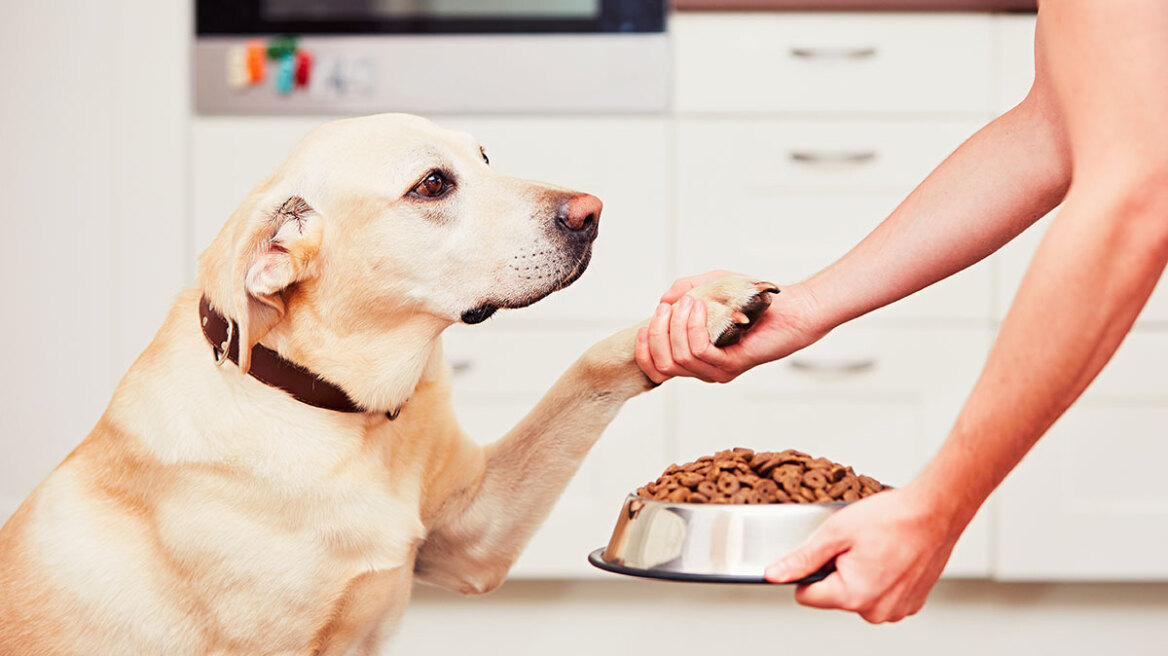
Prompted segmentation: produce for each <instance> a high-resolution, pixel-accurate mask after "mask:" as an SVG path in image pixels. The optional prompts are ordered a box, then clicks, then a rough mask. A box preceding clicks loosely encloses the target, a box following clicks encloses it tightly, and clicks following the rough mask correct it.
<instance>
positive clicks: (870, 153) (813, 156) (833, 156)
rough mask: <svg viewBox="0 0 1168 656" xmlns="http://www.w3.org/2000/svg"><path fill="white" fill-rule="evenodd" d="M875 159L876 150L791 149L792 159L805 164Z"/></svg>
mask: <svg viewBox="0 0 1168 656" xmlns="http://www.w3.org/2000/svg"><path fill="white" fill-rule="evenodd" d="M875 159H876V151H874V150H844V151H839V152H818V151H811V150H792V151H791V161H793V162H800V163H803V164H867V163H868V162H872V161H874V160H875Z"/></svg>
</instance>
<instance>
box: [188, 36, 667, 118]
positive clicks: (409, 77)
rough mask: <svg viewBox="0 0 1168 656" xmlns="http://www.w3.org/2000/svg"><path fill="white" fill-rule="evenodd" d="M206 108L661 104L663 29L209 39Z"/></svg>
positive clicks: (203, 69)
mask: <svg viewBox="0 0 1168 656" xmlns="http://www.w3.org/2000/svg"><path fill="white" fill-rule="evenodd" d="M194 68H195V89H194V95H195V108H196V111H197V112H198V113H200V114H207V115H213V114H345V113H372V112H383V111H405V112H415V113H596V112H600V113H605V112H608V113H660V112H664V111H665V110H666V108H667V107H668V103H669V89H670V87H671V84H670V75H671V70H672V67H671V65H670V58H669V48H668V41H667V38H666V35H665V34H664V33H649V34H599V33H598V34H503V35H361V36H304V37H297V36H277V37H251V38H248V37H232V36H221V37H220V36H216V37H200V38H198V39H197V40H196V42H195V52H194Z"/></svg>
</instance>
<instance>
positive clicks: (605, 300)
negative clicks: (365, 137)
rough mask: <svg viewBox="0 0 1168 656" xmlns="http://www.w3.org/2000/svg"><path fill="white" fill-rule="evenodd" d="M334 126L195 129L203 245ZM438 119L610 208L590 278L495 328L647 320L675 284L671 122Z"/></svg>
mask: <svg viewBox="0 0 1168 656" xmlns="http://www.w3.org/2000/svg"><path fill="white" fill-rule="evenodd" d="M324 120H325V119H316V118H295V119H287V118H284V119H275V118H263V119H255V118H252V119H239V118H233V119H209V118H200V119H199V120H197V121H196V122H195V128H194V136H193V142H194V143H193V146H194V185H193V189H194V192H195V199H194V202H195V245H196V248H197V249H198V250H202V249H203V248H205V247H206V245H207V244H209V243H210V241H211V239H212V238H213V237H214V235H215V234H216V233H217V232H218V230H219V228H220V227H221V226H222V225H223V223H224V222H225V221H226V220H227V217H228V216H229V215H230V213H231V212H232V211H233V210H234V209H235V207H236V205H238V204H239V202H240V201H241V200H242V199H243V197H244V196H245V195H246V194H247V192H248V191H249V190H250V189H251V188H252V186H254V185H255V184H256V183H257V182H259V181H260V180H261V179H262V178H263V177H264V176H266V175H268V174H269V173H271V171H272V170H273V169H274V168H275V167H276V165H277V164H278V163H279V162H280V161H281V160H282V159H283V158H284V157H285V156H286V155H287V154H288V152H289V151H290V150H291V149H292V147H293V146H294V145H295V144H296V142H297V141H299V139H300V138H301V137H302V136H303V135H304V134H305V133H306V132H307V131H308V130H310V129H311V128H312V127H314V126H316V125H317V124H319V123H320V122H323V121H324ZM435 120H436V121H437V122H438V123H439V124H440V125H442V126H443V127H448V128H451V129H457V130H464V131H467V132H469V133H471V134H472V135H473V136H474V137H475V138H476V139H478V140H479V142H480V143H482V144H483V145H484V146H485V147H486V150H487V152H488V154H489V156H490V158H491V166H492V167H493V168H494V169H495V170H497V171H498V172H500V173H502V174H505V175H512V176H517V177H524V178H530V179H535V180H541V181H546V182H550V183H553V184H557V185H562V186H564V187H569V188H572V189H576V190H579V191H586V192H588V193H592V194H595V195H596V196H599V197H600V199H601V200H602V201H604V204H605V207H604V213H603V215H602V217H601V220H600V236H599V237H598V238H597V240H596V243H595V245H594V246H593V258H592V262H591V264H589V266H588V271H587V272H586V273H585V274H584V276H583V277H582V278H581V279H580V280H578V281H576V282H575V283H573V284H572V286H570V287H568V288H567V289H565V290H562V291H559V292H556V293H555V294H553V295H552V296H550V297H548V298H547V299H545V300H543V301H541V302H539V303H537V304H536V305H534V306H532V307H531V308H527V309H524V310H523V311H521V312H502V313H500V314H499V315H498V316H497V317H495V318H493V319H492V323H504V324H511V325H525V324H526V325H530V324H531V322H533V321H541V322H543V321H546V322H548V324H549V325H552V326H554V327H562V326H565V325H566V326H579V325H581V322H583V325H585V326H593V327H595V326H603V327H606V328H610V329H615V328H617V327H621V326H623V325H624V324H626V323H629V322H630V321H633V320H636V319H639V318H643V317H645V316H648V315H649V314H650V313H651V312H652V310H653V302H654V301H655V300H656V299H657V297H658V296H660V294H661V292H662V291H664V290H665V288H666V287H667V286H668V282H669V280H668V279H667V273H668V271H667V267H666V254H667V252H668V237H667V235H668V233H667V226H666V208H667V206H668V197H669V194H668V191H667V176H668V169H669V166H668V161H667V159H666V157H667V154H668V153H669V152H670V149H669V148H668V135H669V129H668V126H667V125H666V122H665V119H663V118H587V119H583V118H579V119H577V118H540V117H506V118H502V117H500V118H487V117H459V116H443V117H436V118H435Z"/></svg>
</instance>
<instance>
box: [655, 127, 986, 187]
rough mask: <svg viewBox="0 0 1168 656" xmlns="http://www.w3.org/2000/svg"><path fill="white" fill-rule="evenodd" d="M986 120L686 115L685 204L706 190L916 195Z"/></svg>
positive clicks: (682, 148)
mask: <svg viewBox="0 0 1168 656" xmlns="http://www.w3.org/2000/svg"><path fill="white" fill-rule="evenodd" d="M982 123H983V122H982V121H979V120H930V121H914V122H907V121H891V120H884V121H864V120H853V119H849V120H838V121H775V120H760V119H756V118H755V119H752V118H743V119H735V120H725V119H704V118H689V119H681V120H680V121H679V124H678V131H677V142H678V145H677V148H678V155H679V157H678V163H677V166H678V177H679V187H678V188H679V192H680V194H681V196H682V199H683V200H682V203H683V207H684V206H685V204H686V203H688V202H689V201H690V200H691V198H690V197H691V196H698V195H700V196H706V195H714V196H725V197H736V196H740V195H748V196H767V195H771V194H777V193H783V192H788V193H792V192H800V191H803V192H808V191H810V192H830V193H833V194H834V193H848V194H856V193H879V192H885V193H894V194H901V195H908V193H909V192H910V191H912V190H913V188H914V187H916V185H918V184H920V182H921V181H922V180H924V179H925V177H926V176H927V175H928V174H929V173H930V172H931V171H932V170H933V169H934V168H936V167H937V165H938V164H940V163H941V162H942V161H943V160H944V159H945V158H946V157H947V156H948V155H949V154H950V153H951V152H953V151H954V150H955V149H956V148H957V147H958V146H959V145H961V143H962V142H963V141H965V140H966V139H968V138H969V137H970V136H971V135H972V134H973V133H974V132H976V131H977V130H978V129H980V128H981V126H982Z"/></svg>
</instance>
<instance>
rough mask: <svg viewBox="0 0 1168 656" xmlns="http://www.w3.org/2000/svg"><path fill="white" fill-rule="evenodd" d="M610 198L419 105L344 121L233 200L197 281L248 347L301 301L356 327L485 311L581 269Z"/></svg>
mask: <svg viewBox="0 0 1168 656" xmlns="http://www.w3.org/2000/svg"><path fill="white" fill-rule="evenodd" d="M600 210H601V203H600V200H599V199H597V198H596V197H594V196H590V195H588V194H583V193H578V192H574V191H570V190H567V189H563V188H560V187H556V186H553V185H550V184H546V183H542V182H533V181H530V180H522V179H518V178H512V177H508V176H505V175H500V174H498V173H496V172H494V171H493V170H492V169H491V168H490V166H489V161H488V159H487V155H486V153H485V151H484V150H483V148H482V147H481V146H480V144H479V143H478V142H476V141H475V140H474V139H473V138H471V137H470V136H469V135H467V134H463V133H460V132H454V131H451V130H445V129H442V128H439V127H438V126H436V125H434V124H433V123H431V122H429V121H427V120H424V119H421V118H418V117H416V116H409V115H403V114H384V115H378V116H370V117H364V118H357V119H349V120H342V121H336V122H332V123H326V124H324V125H322V126H320V127H318V128H316V129H315V130H313V131H312V132H311V133H309V134H308V136H306V137H305V138H304V140H303V141H302V142H301V143H300V144H299V145H298V146H297V147H296V149H295V150H294V151H293V152H292V154H291V155H289V157H288V158H287V159H286V160H285V161H284V163H283V164H282V165H281V166H280V167H279V168H278V169H277V170H276V172H275V173H274V174H273V175H272V176H271V177H269V178H268V179H267V180H265V181H264V182H262V183H261V184H260V185H259V186H258V187H257V188H256V189H255V190H254V191H253V192H252V193H251V194H250V195H249V197H248V198H247V199H246V200H245V201H244V202H243V204H242V205H241V206H240V207H239V209H237V210H236V212H235V213H234V214H233V215H232V217H231V220H230V221H229V222H228V223H227V225H226V226H225V227H224V228H223V230H222V231H221V232H220V234H219V235H218V236H217V237H216V239H215V241H214V243H213V244H212V246H211V247H210V248H208V249H207V251H206V252H205V253H204V254H203V256H202V259H201V268H200V282H201V283H202V286H203V289H204V293H206V294H207V296H208V297H209V298H210V300H211V302H212V304H214V305H215V306H216V307H217V308H219V309H220V310H221V311H223V312H224V314H227V315H230V316H231V317H232V318H234V319H235V320H236V321H237V322H238V323H239V328H240V335H241V340H242V341H241V344H242V345H247V346H248V347H250V346H251V345H252V344H254V343H255V342H257V341H259V340H260V339H261V338H262V337H263V336H264V335H265V334H266V333H268V332H269V331H270V330H271V329H272V327H273V326H275V325H277V324H278V323H279V322H280V321H281V320H282V319H283V318H284V317H285V315H286V313H287V312H289V306H290V305H291V304H293V303H295V302H298V301H299V302H306V303H308V304H309V305H310V306H311V311H312V312H313V313H316V314H318V315H319V314H322V313H323V314H327V315H329V316H323V317H319V318H320V320H321V321H322V322H323V323H325V324H328V325H330V326H334V327H336V326H346V327H347V329H352V330H365V331H377V330H378V329H379V327H382V326H386V327H388V326H390V325H391V324H393V323H394V322H395V321H400V320H401V318H402V317H403V316H414V317H417V316H423V317H426V318H430V319H433V321H434V322H435V323H437V324H440V325H443V326H444V325H448V324H450V323H454V322H457V321H462V322H465V323H478V322H480V321H483V320H485V319H486V318H487V317H489V316H491V314H492V313H494V312H495V310H497V309H499V308H518V307H523V306H526V305H530V304H531V303H534V302H535V301H538V300H539V299H541V298H543V297H545V296H547V295H548V294H550V293H552V292H554V291H556V290H558V289H561V288H563V287H565V286H567V285H568V284H570V283H572V282H573V281H574V280H576V279H577V278H578V277H579V276H580V275H581V274H582V273H583V271H584V269H585V267H587V265H588V260H589V257H590V255H591V246H592V241H593V240H594V239H595V238H596V233H597V225H598V221H599V218H600ZM245 350H246V349H241V352H242V351H245ZM244 360H245V358H242V359H241V362H240V365H241V367H242V368H244V369H245V370H246V368H247V362H245V361H244Z"/></svg>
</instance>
